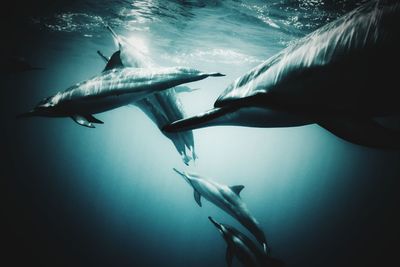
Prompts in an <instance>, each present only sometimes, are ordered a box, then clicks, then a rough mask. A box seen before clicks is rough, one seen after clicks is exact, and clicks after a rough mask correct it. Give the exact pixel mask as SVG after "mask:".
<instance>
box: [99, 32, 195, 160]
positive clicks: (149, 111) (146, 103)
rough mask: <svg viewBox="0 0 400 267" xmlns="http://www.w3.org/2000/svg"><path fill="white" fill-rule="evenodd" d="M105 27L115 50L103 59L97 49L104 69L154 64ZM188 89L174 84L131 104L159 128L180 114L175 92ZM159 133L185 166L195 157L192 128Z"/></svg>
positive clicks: (181, 111) (179, 116) (180, 117)
mask: <svg viewBox="0 0 400 267" xmlns="http://www.w3.org/2000/svg"><path fill="white" fill-rule="evenodd" d="M106 28H107V29H108V30H109V31H110V32H111V34H112V36H113V38H114V40H115V42H116V43H117V45H118V51H116V52H114V53H113V54H112V56H111V57H110V58H107V57H106V56H104V55H103V54H102V53H101V52H100V51H97V53H98V54H99V55H100V56H101V58H103V59H104V61H105V62H106V64H107V65H106V67H105V69H104V71H107V70H109V69H113V68H123V67H137V68H141V67H142V68H143V67H146V68H151V67H153V65H154V64H153V63H152V62H151V60H150V58H148V57H146V56H145V55H144V54H143V53H141V52H140V51H139V50H138V49H136V48H134V47H133V46H132V45H131V44H130V42H129V41H128V40H127V39H126V38H124V37H123V36H120V35H117V34H116V33H115V32H114V30H113V29H112V28H111V27H109V26H108V25H106ZM191 91H193V89H191V88H189V87H187V86H178V87H174V88H173V89H170V90H168V91H163V92H156V93H154V94H152V95H149V96H147V97H145V98H143V99H141V100H139V101H136V102H135V103H134V105H135V106H137V107H139V108H140V109H141V110H142V111H143V112H144V113H145V114H146V115H147V116H148V117H150V119H151V120H152V121H153V122H154V123H155V124H156V125H157V126H158V128H159V129H161V128H162V127H163V126H165V125H167V124H169V123H171V122H173V121H176V120H179V119H182V118H183V117H184V111H183V109H182V104H181V102H180V100H179V98H178V97H177V96H176V93H183V92H191ZM162 133H163V134H164V135H165V136H166V137H167V138H169V139H170V140H171V141H172V142H173V143H174V145H175V147H176V149H177V150H178V152H179V154H180V155H181V156H182V160H183V162H184V163H185V164H186V165H188V163H189V161H190V160H191V159H193V160H195V159H196V157H197V156H196V153H195V150H194V140H193V132H192V131H184V132H180V133H167V132H164V131H162ZM189 153H190V154H191V155H190V154H189Z"/></svg>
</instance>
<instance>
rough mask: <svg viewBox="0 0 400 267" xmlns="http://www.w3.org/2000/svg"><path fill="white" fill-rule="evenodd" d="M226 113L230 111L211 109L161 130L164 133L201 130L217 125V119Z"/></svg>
mask: <svg viewBox="0 0 400 267" xmlns="http://www.w3.org/2000/svg"><path fill="white" fill-rule="evenodd" d="M228 112H230V109H226V108H213V109H210V110H208V111H206V112H204V113H201V114H199V115H196V116H193V117H190V118H186V119H182V120H178V121H175V122H173V123H171V124H169V125H166V126H164V128H163V130H164V131H166V132H180V131H188V130H193V129H198V128H203V127H207V126H211V125H218V124H219V120H218V119H219V118H221V117H222V116H223V115H225V114H227V113H228ZM222 119H223V117H222Z"/></svg>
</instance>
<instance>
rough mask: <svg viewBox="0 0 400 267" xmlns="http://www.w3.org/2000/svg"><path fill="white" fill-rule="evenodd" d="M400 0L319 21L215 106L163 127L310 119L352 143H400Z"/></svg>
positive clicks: (268, 124)
mask: <svg viewBox="0 0 400 267" xmlns="http://www.w3.org/2000/svg"><path fill="white" fill-rule="evenodd" d="M398 25H400V3H399V2H398V1H390V0H387V1H385V0H382V1H370V2H367V3H365V4H364V5H361V6H359V7H358V8H356V9H355V10H353V11H351V12H349V13H348V14H346V15H344V16H342V17H341V18H339V19H337V20H335V21H333V22H331V23H328V24H326V25H325V26H322V27H321V28H320V29H317V30H316V31H314V32H312V33H310V34H309V35H307V36H305V37H304V38H302V39H300V40H298V41H297V42H295V43H294V44H292V45H290V46H288V47H287V48H285V49H284V50H282V51H281V52H279V53H278V54H276V55H274V56H272V57H271V58H269V59H268V60H266V61H265V62H263V63H262V64H260V65H259V66H257V67H255V68H254V69H252V70H251V71H249V72H248V73H246V74H244V75H243V76H241V77H239V78H238V79H236V80H235V81H234V82H233V83H232V84H230V85H229V86H228V87H227V88H226V90H225V91H224V92H223V93H222V94H221V95H220V96H219V98H218V99H217V101H216V102H215V103H214V108H212V109H210V110H208V111H206V112H204V113H202V114H199V115H197V116H193V117H190V118H186V119H182V120H179V121H176V122H174V123H172V124H170V125H168V126H166V127H165V128H164V130H165V131H171V132H176V131H185V130H191V129H197V128H202V127H208V126H218V125H237V126H248V127H293V126H302V125H307V124H312V123H316V124H318V125H320V126H321V127H323V128H325V129H326V130H328V131H330V132H331V133H333V134H334V135H336V136H338V137H340V138H342V139H344V140H347V141H349V142H351V143H354V144H358V145H363V146H368V147H375V148H400V132H399V131H396V129H391V128H390V127H387V125H385V124H382V120H381V119H382V118H399V115H400V105H399V103H398V86H396V84H398V70H397V68H396V67H393V65H392V64H389V62H396V63H397V62H399V61H400V49H399V47H400V27H398Z"/></svg>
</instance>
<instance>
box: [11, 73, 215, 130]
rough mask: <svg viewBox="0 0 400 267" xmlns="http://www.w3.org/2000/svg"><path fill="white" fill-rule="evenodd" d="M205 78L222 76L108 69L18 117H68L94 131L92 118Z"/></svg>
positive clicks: (45, 100)
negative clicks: (151, 95)
mask: <svg viewBox="0 0 400 267" xmlns="http://www.w3.org/2000/svg"><path fill="white" fill-rule="evenodd" d="M209 76H223V75H222V74H220V73H204V72H201V71H199V70H196V69H192V68H184V67H172V68H147V69H145V68H119V69H111V70H109V71H105V72H103V73H101V74H100V75H97V76H95V77H93V78H91V79H89V80H86V81H84V82H81V83H78V84H76V85H74V86H72V87H70V88H68V89H67V90H65V91H62V92H58V93H57V94H55V95H53V96H50V97H48V98H46V99H44V100H42V101H41V102H39V103H38V105H37V106H36V107H35V108H34V109H33V110H31V111H29V112H27V113H24V114H21V115H19V116H18V117H30V116H45V117H71V118H72V119H73V120H74V121H75V122H76V123H78V124H80V125H82V126H86V127H90V128H94V125H93V123H103V122H102V121H100V120H98V119H96V118H94V117H93V114H96V113H101V112H105V111H108V110H111V109H115V108H118V107H121V106H125V105H128V104H131V103H133V102H135V101H138V100H140V99H143V98H144V97H146V96H148V95H150V94H152V93H155V92H159V91H162V90H166V89H169V88H171V87H174V86H177V85H180V84H184V83H188V82H194V81H198V80H202V79H205V78H207V77H209Z"/></svg>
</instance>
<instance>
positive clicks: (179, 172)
mask: <svg viewBox="0 0 400 267" xmlns="http://www.w3.org/2000/svg"><path fill="white" fill-rule="evenodd" d="M173 170H174V171H175V172H177V173H178V174H180V175H181V176H182V177H183V179H185V181H186V182H188V183H189V184H190V185H192V184H191V183H190V180H189V177H188V176H187V175H186V174H185V173H184V172H181V171H178V170H177V169H175V168H173Z"/></svg>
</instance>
